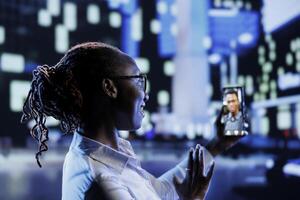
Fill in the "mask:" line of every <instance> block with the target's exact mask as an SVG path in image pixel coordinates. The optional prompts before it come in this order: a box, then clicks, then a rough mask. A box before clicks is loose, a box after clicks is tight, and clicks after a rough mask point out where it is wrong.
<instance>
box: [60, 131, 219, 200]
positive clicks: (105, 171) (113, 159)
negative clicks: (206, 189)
mask: <svg viewBox="0 0 300 200" xmlns="http://www.w3.org/2000/svg"><path fill="white" fill-rule="evenodd" d="M118 140H119V148H120V149H119V151H116V150H114V149H112V148H110V147H109V146H106V145H104V144H102V143H100V142H97V141H95V140H92V139H89V138H87V137H84V136H82V135H80V134H79V133H74V136H73V140H72V143H71V145H70V149H69V152H68V153H67V155H66V158H65V162H64V168H63V184H62V199H63V200H77V199H78V200H79V199H80V200H81V199H85V198H86V193H87V191H88V190H89V189H90V188H91V186H92V184H93V183H95V182H96V183H97V185H100V186H101V187H102V189H103V190H104V191H105V193H106V194H107V195H108V196H109V197H110V198H112V199H116V200H118V199H122V200H131V199H138V200H156V199H166V200H175V199H178V195H177V193H176V190H175V188H174V185H173V177H174V175H176V176H177V177H178V178H179V179H181V180H183V179H184V177H185V173H186V172H185V168H186V161H187V159H185V160H183V161H182V162H181V163H179V164H178V165H177V166H176V167H174V168H173V169H171V170H169V171H168V172H166V173H165V174H163V175H162V176H161V177H159V178H155V177H154V176H153V175H151V174H150V173H148V172H147V171H146V170H144V169H142V168H141V164H140V161H139V160H138V159H137V156H136V154H135V153H134V151H133V149H132V146H131V144H130V143H129V141H127V140H124V139H122V138H119V139H118ZM212 160H213V159H212V156H211V155H210V153H208V151H206V150H205V163H207V164H205V165H206V166H207V167H208V166H209V164H208V163H210V162H212ZM99 188H100V187H99ZM97 199H98V198H97ZM99 199H101V198H99Z"/></svg>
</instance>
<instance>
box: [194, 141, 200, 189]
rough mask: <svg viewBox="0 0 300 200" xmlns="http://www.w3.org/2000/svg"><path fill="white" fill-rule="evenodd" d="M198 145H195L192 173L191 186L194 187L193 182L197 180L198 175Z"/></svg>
mask: <svg viewBox="0 0 300 200" xmlns="http://www.w3.org/2000/svg"><path fill="white" fill-rule="evenodd" d="M200 148H201V147H200V145H199V144H197V145H196V151H195V156H194V158H195V159H194V172H193V185H194V182H196V181H197V178H198V174H199V171H200V170H199V167H200V166H199V161H200V152H201V150H200Z"/></svg>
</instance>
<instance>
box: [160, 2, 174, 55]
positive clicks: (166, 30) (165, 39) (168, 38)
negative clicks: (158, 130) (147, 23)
mask: <svg viewBox="0 0 300 200" xmlns="http://www.w3.org/2000/svg"><path fill="white" fill-rule="evenodd" d="M161 2H164V3H165V4H166V5H167V7H168V8H170V6H171V5H172V4H173V3H175V0H157V1H156V4H157V5H158V4H159V3H161ZM156 13H157V19H158V20H159V21H160V23H161V32H160V34H159V35H158V51H159V54H160V56H162V57H165V56H172V55H173V54H174V53H175V51H176V41H175V37H174V35H172V33H171V25H172V24H173V23H175V21H176V19H175V17H174V16H172V14H171V13H170V12H166V13H159V12H156Z"/></svg>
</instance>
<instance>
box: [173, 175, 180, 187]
mask: <svg viewBox="0 0 300 200" xmlns="http://www.w3.org/2000/svg"><path fill="white" fill-rule="evenodd" d="M173 183H174V186H175V188H178V187H179V185H180V184H181V183H180V181H179V178H178V177H177V176H176V175H174V177H173Z"/></svg>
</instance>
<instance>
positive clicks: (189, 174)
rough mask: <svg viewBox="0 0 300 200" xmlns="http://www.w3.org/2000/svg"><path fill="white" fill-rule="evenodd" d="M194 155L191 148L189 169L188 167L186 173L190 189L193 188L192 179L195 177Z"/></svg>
mask: <svg viewBox="0 0 300 200" xmlns="http://www.w3.org/2000/svg"><path fill="white" fill-rule="evenodd" d="M193 154H194V149H193V148H191V149H190V151H189V159H188V167H187V172H186V179H185V180H186V181H187V183H188V186H189V188H191V184H192V180H193V179H192V177H193V160H194V159H193Z"/></svg>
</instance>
